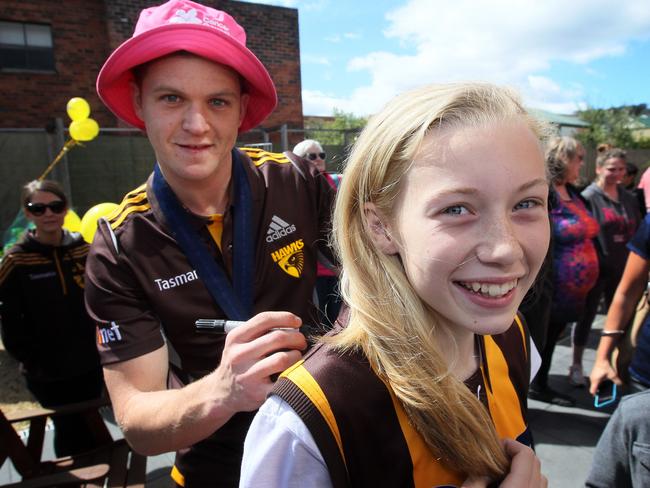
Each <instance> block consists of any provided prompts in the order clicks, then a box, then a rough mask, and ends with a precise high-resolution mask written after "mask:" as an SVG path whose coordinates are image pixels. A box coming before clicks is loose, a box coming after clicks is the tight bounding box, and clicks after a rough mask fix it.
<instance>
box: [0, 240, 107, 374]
mask: <svg viewBox="0 0 650 488" xmlns="http://www.w3.org/2000/svg"><path fill="white" fill-rule="evenodd" d="M87 254H88V244H86V243H85V242H84V241H83V239H82V238H81V236H80V235H79V234H77V233H70V232H67V231H65V230H64V236H63V240H62V244H61V245H60V246H51V245H46V244H42V243H41V242H39V241H37V240H36V239H35V238H34V234H33V231H28V232H26V233H25V234H24V236H23V237H22V238H21V240H20V241H19V242H18V243H17V244H16V245H15V246H13V247H12V248H11V249H9V251H8V252H7V254H6V255H5V256H4V258H3V260H2V263H0V302H1V305H0V314H1V316H2V341H3V343H4V346H5V348H6V350H7V351H8V352H9V354H11V355H12V356H13V357H14V358H16V359H17V360H18V361H20V362H21V363H22V364H23V369H24V372H25V374H26V375H28V376H30V377H32V378H34V379H39V380H43V381H57V380H60V379H69V378H74V377H76V376H80V375H83V374H85V373H88V372H89V371H91V370H93V369H97V368H99V357H98V354H97V348H96V346H95V329H94V327H93V324H92V322H91V321H90V318H89V317H88V315H87V313H86V310H85V307H84V271H85V263H86V256H87Z"/></svg>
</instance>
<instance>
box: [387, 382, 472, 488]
mask: <svg viewBox="0 0 650 488" xmlns="http://www.w3.org/2000/svg"><path fill="white" fill-rule="evenodd" d="M388 391H389V392H390V398H391V400H392V401H393V407H394V408H395V413H396V414H397V419H398V420H399V425H400V428H401V429H402V434H403V435H404V440H405V441H406V445H407V446H408V450H409V454H410V456H411V463H412V464H413V484H414V485H415V487H416V488H419V487H431V486H443V485H444V486H446V485H450V486H460V485H461V483H462V482H463V481H465V476H463V475H462V474H460V473H458V472H457V471H452V470H451V469H449V468H446V467H445V466H444V465H443V464H442V463H441V462H440V461H439V460H437V459H436V458H434V457H433V454H431V451H430V450H429V447H428V446H427V444H426V443H425V442H424V439H423V438H422V436H421V435H420V434H419V433H418V432H417V431H416V430H415V429H414V428H413V425H412V424H411V422H410V421H409V418H408V416H407V415H406V412H405V411H404V408H403V407H402V403H401V402H400V401H399V400H398V399H397V396H395V393H393V390H392V388H388Z"/></svg>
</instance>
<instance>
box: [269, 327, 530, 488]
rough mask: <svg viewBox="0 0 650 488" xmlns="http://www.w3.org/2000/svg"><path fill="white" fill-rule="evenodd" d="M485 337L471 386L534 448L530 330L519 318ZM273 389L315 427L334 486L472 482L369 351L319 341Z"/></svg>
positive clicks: (497, 421) (506, 427)
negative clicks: (408, 409)
mask: <svg viewBox="0 0 650 488" xmlns="http://www.w3.org/2000/svg"><path fill="white" fill-rule="evenodd" d="M478 342H479V347H480V349H481V356H482V364H481V367H480V368H479V369H478V370H477V372H476V373H475V374H474V375H473V376H472V377H470V378H469V379H468V380H467V381H466V382H465V383H466V385H467V386H468V388H470V389H471V390H472V391H473V392H475V393H476V394H477V396H478V398H479V399H480V400H481V402H482V403H483V404H484V405H485V406H486V408H487V409H488V411H489V412H490V416H491V417H492V420H493V422H494V425H495V426H496V430H497V432H498V434H499V437H501V438H512V439H517V440H519V441H520V442H523V443H524V444H527V445H531V444H532V439H531V437H530V433H529V430H528V426H527V423H526V415H527V407H526V395H527V392H528V383H529V378H530V362H529V359H528V345H529V338H528V333H527V330H526V327H525V326H524V324H523V322H522V320H521V319H520V318H519V317H517V318H516V319H515V322H514V323H513V325H512V327H510V329H508V330H507V331H506V332H504V333H503V334H499V335H495V336H479V337H478ZM273 393H274V394H276V395H279V396H280V397H281V398H282V399H284V400H285V401H286V402H287V403H289V405H290V406H291V407H292V408H293V409H294V410H295V411H296V413H297V414H298V415H299V416H300V417H301V419H302V420H303V422H304V423H305V425H306V426H307V427H308V428H309V430H310V432H311V434H312V436H313V437H314V439H315V441H316V444H317V445H318V448H319V449H320V452H321V454H322V456H323V458H324V459H325V462H326V464H327V467H328V470H329V472H330V477H331V479H332V483H333V485H334V487H337V488H338V487H345V486H355V487H357V486H368V487H371V486H372V487H376V486H400V487H401V486H409V487H454V486H460V484H461V483H462V482H463V481H464V480H465V476H464V475H463V473H458V472H455V471H452V470H451V469H449V468H448V467H446V466H445V465H444V463H443V462H442V461H441V460H440V459H436V458H435V457H434V456H433V454H432V453H431V451H430V450H429V449H428V447H427V446H426V444H425V443H424V440H423V439H422V437H421V436H420V435H419V434H418V433H417V432H416V431H415V429H414V428H413V427H412V426H411V424H410V422H409V419H408V417H407V415H406V413H405V411H404V409H403V408H402V405H401V404H400V402H399V401H398V400H397V398H396V397H395V395H394V394H393V392H392V390H391V389H390V388H389V387H387V385H386V384H385V383H384V382H383V381H382V380H381V379H380V378H379V377H378V376H377V375H376V374H375V373H374V372H373V370H372V368H371V367H370V365H369V364H368V361H367V360H366V358H365V357H364V356H363V355H361V354H352V353H351V354H347V353H346V354H341V353H340V352H338V351H334V350H332V349H331V348H330V347H329V346H327V345H325V344H322V343H321V344H318V345H317V346H316V347H314V348H313V349H312V350H311V351H310V353H309V354H308V355H307V356H306V357H305V358H304V360H302V361H300V362H298V363H297V364H295V365H294V366H292V367H291V368H289V369H288V370H287V371H285V372H284V373H283V374H282V375H281V376H280V379H279V380H278V382H277V384H276V386H275V389H274V390H273Z"/></svg>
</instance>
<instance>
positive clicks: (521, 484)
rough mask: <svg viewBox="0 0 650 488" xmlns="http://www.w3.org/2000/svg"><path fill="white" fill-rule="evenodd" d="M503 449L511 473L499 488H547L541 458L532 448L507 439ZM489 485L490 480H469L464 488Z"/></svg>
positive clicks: (483, 487)
mask: <svg viewBox="0 0 650 488" xmlns="http://www.w3.org/2000/svg"><path fill="white" fill-rule="evenodd" d="M503 448H504V449H505V451H506V454H507V455H508V457H509V458H510V472H508V474H507V475H506V477H505V479H504V480H503V481H502V482H501V483H500V484H499V488H547V486H548V480H547V479H546V477H545V476H544V475H543V474H542V472H541V469H540V468H541V463H540V461H539V458H538V457H537V456H536V455H535V453H534V452H533V450H532V449H531V448H530V447H528V446H525V445H524V444H522V443H520V442H517V441H513V440H512V439H505V440H504V441H503ZM489 485H490V480H489V479H488V478H485V477H481V478H468V479H466V480H465V482H464V483H463V485H462V488H487V487H488V486H489Z"/></svg>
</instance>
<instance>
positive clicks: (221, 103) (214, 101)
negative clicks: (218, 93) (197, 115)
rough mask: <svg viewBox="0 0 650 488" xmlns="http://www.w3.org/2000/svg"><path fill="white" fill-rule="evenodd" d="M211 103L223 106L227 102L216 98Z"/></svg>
mask: <svg viewBox="0 0 650 488" xmlns="http://www.w3.org/2000/svg"><path fill="white" fill-rule="evenodd" d="M210 103H211V104H212V105H214V106H216V107H221V106H223V105H225V104H226V102H225V101H223V100H221V99H220V98H214V99H212V100H211V101H210Z"/></svg>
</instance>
